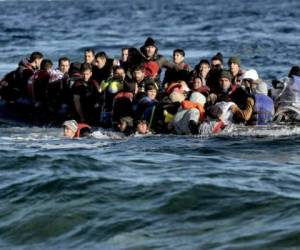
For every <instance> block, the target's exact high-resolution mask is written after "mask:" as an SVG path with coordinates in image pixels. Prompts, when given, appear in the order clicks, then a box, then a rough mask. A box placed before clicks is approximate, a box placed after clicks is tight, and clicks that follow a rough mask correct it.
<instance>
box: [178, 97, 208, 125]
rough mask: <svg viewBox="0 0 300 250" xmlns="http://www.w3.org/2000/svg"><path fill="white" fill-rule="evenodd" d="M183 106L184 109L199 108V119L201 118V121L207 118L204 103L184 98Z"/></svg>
mask: <svg viewBox="0 0 300 250" xmlns="http://www.w3.org/2000/svg"><path fill="white" fill-rule="evenodd" d="M181 107H182V108H184V109H193V108H195V109H198V110H199V112H200V117H199V120H200V122H203V121H204V119H205V110H204V107H203V105H201V104H200V103H196V102H191V101H189V100H184V101H183V102H182V103H181Z"/></svg>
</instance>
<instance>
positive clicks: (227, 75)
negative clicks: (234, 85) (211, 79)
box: [219, 70, 232, 81]
mask: <svg viewBox="0 0 300 250" xmlns="http://www.w3.org/2000/svg"><path fill="white" fill-rule="evenodd" d="M221 78H227V79H228V80H229V81H232V76H231V74H230V72H229V71H227V70H222V71H221V74H220V77H219V79H221Z"/></svg>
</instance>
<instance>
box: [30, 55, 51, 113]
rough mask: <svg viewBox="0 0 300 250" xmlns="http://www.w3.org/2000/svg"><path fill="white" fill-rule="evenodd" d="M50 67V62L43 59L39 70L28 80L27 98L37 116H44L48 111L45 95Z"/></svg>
mask: <svg viewBox="0 0 300 250" xmlns="http://www.w3.org/2000/svg"><path fill="white" fill-rule="evenodd" d="M52 66H53V63H52V61H51V60H49V59H43V61H42V63H41V69H40V70H38V71H36V72H35V73H34V74H33V75H32V76H31V77H30V78H29V80H28V85H27V86H28V96H29V98H30V99H31V101H32V103H33V106H34V110H35V112H36V114H37V115H38V116H41V115H45V114H46V113H47V111H48V105H47V100H46V95H47V87H48V85H49V81H50V72H51V70H52ZM40 118H41V117H40Z"/></svg>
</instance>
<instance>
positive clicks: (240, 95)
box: [206, 70, 255, 123]
mask: <svg viewBox="0 0 300 250" xmlns="http://www.w3.org/2000/svg"><path fill="white" fill-rule="evenodd" d="M231 81H232V76H231V73H230V72H229V71H226V70H223V71H222V72H221V75H220V78H219V83H220V91H219V92H217V93H211V94H210V95H209V97H208V102H207V105H206V108H209V106H210V105H213V104H215V103H217V102H222V101H225V102H234V103H235V104H236V105H233V106H232V111H233V113H234V121H235V122H236V123H245V122H247V121H248V120H249V119H250V118H251V116H252V112H253V107H254V103H255V101H254V98H253V97H252V96H251V95H250V94H249V93H248V92H247V91H246V90H245V89H244V88H242V87H241V86H237V85H236V84H232V82H231Z"/></svg>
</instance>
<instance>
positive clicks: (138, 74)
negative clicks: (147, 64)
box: [132, 65, 145, 83]
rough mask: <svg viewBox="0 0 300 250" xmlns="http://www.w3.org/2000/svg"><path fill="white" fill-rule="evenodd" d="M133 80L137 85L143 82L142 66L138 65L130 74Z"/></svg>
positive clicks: (143, 69)
mask: <svg viewBox="0 0 300 250" xmlns="http://www.w3.org/2000/svg"><path fill="white" fill-rule="evenodd" d="M132 76H133V79H134V80H135V81H136V82H137V83H139V82H141V81H143V80H144V78H145V68H144V66H143V65H139V66H137V67H135V68H134V70H133V73H132Z"/></svg>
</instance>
